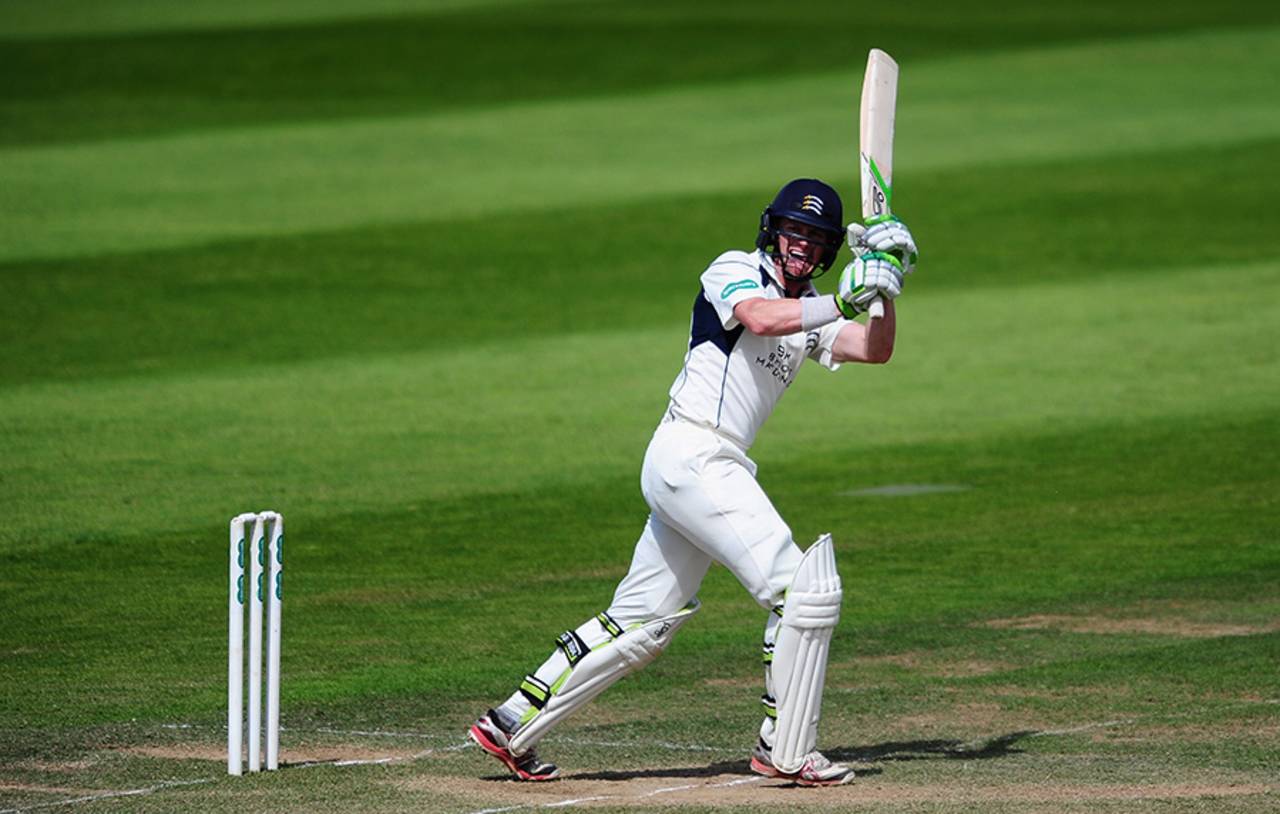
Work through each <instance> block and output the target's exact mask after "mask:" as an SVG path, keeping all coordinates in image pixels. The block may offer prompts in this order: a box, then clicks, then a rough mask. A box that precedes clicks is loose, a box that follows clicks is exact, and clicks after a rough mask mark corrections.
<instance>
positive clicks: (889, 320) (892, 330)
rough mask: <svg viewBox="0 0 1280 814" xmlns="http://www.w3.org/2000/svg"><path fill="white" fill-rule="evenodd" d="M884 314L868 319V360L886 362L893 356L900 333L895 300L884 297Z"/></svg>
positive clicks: (878, 362)
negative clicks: (896, 338)
mask: <svg viewBox="0 0 1280 814" xmlns="http://www.w3.org/2000/svg"><path fill="white" fill-rule="evenodd" d="M881 301H882V302H884V316H882V317H880V318H879V319H868V320H867V361H869V362H873V363H877V364H884V363H885V362H887V361H889V359H890V357H892V356H893V340H894V338H895V337H896V336H897V333H898V319H897V314H896V313H895V312H894V308H893V300H888V299H882V300H881Z"/></svg>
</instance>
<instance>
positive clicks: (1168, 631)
mask: <svg viewBox="0 0 1280 814" xmlns="http://www.w3.org/2000/svg"><path fill="white" fill-rule="evenodd" d="M980 626H982V627H988V628H993V629H996V630H1065V631H1067V632H1069V633H1102V634H1145V635H1150V636H1179V637H1182V638H1190V639H1217V638H1222V637H1225V636H1254V635H1257V634H1260V633H1273V632H1275V631H1277V630H1280V622H1275V623H1273V624H1269V625H1240V624H1214V623H1208V622H1196V621H1191V620H1187V619H1171V618H1161V617H1111V616H1098V615H1090V616H1068V615H1062V614H1037V615H1034V616H1019V617H1015V618H1011V619H991V620H988V621H986V622H981V623H980Z"/></svg>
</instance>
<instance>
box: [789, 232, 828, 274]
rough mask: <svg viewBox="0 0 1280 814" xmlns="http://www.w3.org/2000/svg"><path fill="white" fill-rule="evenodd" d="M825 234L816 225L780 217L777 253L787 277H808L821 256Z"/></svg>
mask: <svg viewBox="0 0 1280 814" xmlns="http://www.w3.org/2000/svg"><path fill="white" fill-rule="evenodd" d="M826 239H827V238H826V234H825V233H824V232H823V231H822V230H821V229H819V228H818V227H816V226H810V225H809V224H807V223H801V222H800V221H796V220H792V219H791V218H782V219H780V220H779V221H778V254H779V255H780V256H781V257H782V265H783V271H785V272H786V274H787V276H789V277H802V278H803V277H808V276H809V275H810V274H812V273H813V270H814V269H815V268H816V267H817V265H818V261H819V260H820V259H821V258H822V247H823V245H824V244H825V243H826Z"/></svg>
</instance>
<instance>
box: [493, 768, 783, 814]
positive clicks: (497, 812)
mask: <svg viewBox="0 0 1280 814" xmlns="http://www.w3.org/2000/svg"><path fill="white" fill-rule="evenodd" d="M570 779H572V778H570ZM767 779H768V778H766V777H740V778H738V779H737V780H727V781H724V782H721V783H690V784H689V785H686V786H670V787H668V788H664V789H653V790H652V791H646V792H644V793H643V794H633V795H621V794H601V795H597V796H595V797H570V798H568V799H565V800H557V801H555V802H554V803H520V804H519V805H514V806H504V807H502V808H482V809H478V810H476V811H472V812H469V813H468V814H504V812H507V811H520V810H521V809H537V808H570V807H572V806H576V805H581V804H582V803H594V802H597V801H599V800H643V799H645V798H646V797H656V796H658V795H659V794H675V793H676V792H681V791H689V790H691V789H723V788H728V787H730V786H741V785H743V784H746V783H759V782H761V781H763V780H767Z"/></svg>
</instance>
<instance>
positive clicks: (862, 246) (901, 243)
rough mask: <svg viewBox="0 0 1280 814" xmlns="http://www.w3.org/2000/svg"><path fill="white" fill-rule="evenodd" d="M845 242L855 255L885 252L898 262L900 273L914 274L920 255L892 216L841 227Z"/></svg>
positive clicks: (904, 227) (899, 223)
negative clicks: (900, 268)
mask: <svg viewBox="0 0 1280 814" xmlns="http://www.w3.org/2000/svg"><path fill="white" fill-rule="evenodd" d="M845 239H846V240H847V241H848V243H849V248H850V249H852V250H853V253H854V254H856V255H863V254H866V253H867V252H886V253H888V254H892V255H894V256H896V257H897V258H898V259H899V260H901V261H902V273H903V274H910V273H911V272H913V271H915V268H916V260H917V259H919V257H920V251H919V249H917V248H916V239H915V238H914V237H913V236H912V235H911V230H910V229H908V228H907V225H906V224H905V223H903V222H902V221H901V220H900V219H899V218H898V217H897V216H896V215H884V216H883V217H879V218H872V219H871V220H869V221H867V225H866V226H863V225H862V224H860V223H851V224H849V225H848V226H847V227H845Z"/></svg>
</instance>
